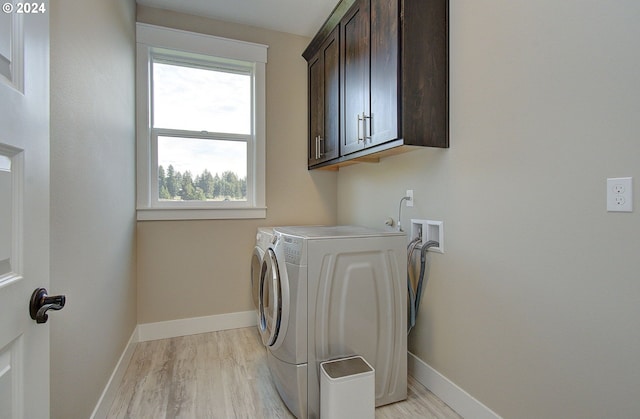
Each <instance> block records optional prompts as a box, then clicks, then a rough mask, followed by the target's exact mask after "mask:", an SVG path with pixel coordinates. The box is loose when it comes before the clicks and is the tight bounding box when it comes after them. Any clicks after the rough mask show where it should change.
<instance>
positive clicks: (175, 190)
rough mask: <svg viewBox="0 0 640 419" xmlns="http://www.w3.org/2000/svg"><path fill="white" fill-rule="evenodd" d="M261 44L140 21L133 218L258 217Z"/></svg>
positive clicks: (261, 199)
mask: <svg viewBox="0 0 640 419" xmlns="http://www.w3.org/2000/svg"><path fill="white" fill-rule="evenodd" d="M266 48H267V47H266V46H264V45H258V44H251V43H246V42H240V41H233V40H228V39H224V38H217V37H212V36H206V35H201V34H196V33H191V32H185V31H178V30H173V29H167V28H160V27H157V26H151V25H146V24H138V25H137V50H138V52H137V54H138V61H137V82H138V87H137V92H136V95H137V105H138V106H137V109H138V110H137V113H138V116H137V124H138V130H137V131H138V132H137V177H138V199H137V210H138V211H137V212H138V219H139V220H164V219H209V218H211V219H219V218H265V216H266V209H265V181H264V173H265V123H264V120H265V118H264V114H265V109H264V107H265V103H264V102H265V85H264V84H265V63H266Z"/></svg>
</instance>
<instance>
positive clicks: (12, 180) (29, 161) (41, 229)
mask: <svg viewBox="0 0 640 419" xmlns="http://www.w3.org/2000/svg"><path fill="white" fill-rule="evenodd" d="M2 3H3V10H2V11H1V12H0V419H22V418H34V419H35V418H48V417H49V327H48V324H46V323H45V324H36V322H35V321H34V320H32V319H31V317H30V315H29V300H30V297H31V294H32V292H33V291H34V289H36V288H38V287H47V286H48V285H49V10H48V8H49V4H48V2H47V1H45V2H44V3H42V2H38V3H37V5H36V4H31V5H30V6H25V5H27V3H22V2H20V3H19V2H18V1H15V0H3V1H2ZM34 5H35V6H37V8H34V7H32V6H34ZM27 8H28V10H27ZM21 12H22V13H21Z"/></svg>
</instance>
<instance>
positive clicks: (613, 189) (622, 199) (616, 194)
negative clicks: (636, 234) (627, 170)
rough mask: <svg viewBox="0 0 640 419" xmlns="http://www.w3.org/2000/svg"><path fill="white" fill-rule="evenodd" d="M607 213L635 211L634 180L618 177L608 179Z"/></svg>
mask: <svg viewBox="0 0 640 419" xmlns="http://www.w3.org/2000/svg"><path fill="white" fill-rule="evenodd" d="M607 211H609V212H632V211H633V178H630V177H617V178H609V179H607Z"/></svg>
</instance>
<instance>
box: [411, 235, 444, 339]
mask: <svg viewBox="0 0 640 419" xmlns="http://www.w3.org/2000/svg"><path fill="white" fill-rule="evenodd" d="M439 246H440V243H438V242H437V241H435V240H429V241H428V242H426V243H422V244H420V239H415V240H413V241H412V242H411V243H409V247H408V248H407V254H408V259H409V261H408V262H409V263H408V264H407V288H408V291H409V302H408V304H409V319H408V321H407V335H408V334H409V333H410V332H411V329H413V326H415V325H416V317H417V315H418V310H419V309H420V301H421V300H422V288H423V284H424V275H425V272H426V265H427V251H428V250H429V248H431V247H439ZM417 247H420V274H419V275H418V281H417V283H416V284H415V289H414V284H413V281H412V280H411V275H410V272H411V266H412V263H411V262H412V259H413V252H414V251H415V249H416V248H417Z"/></svg>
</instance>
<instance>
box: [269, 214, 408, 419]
mask: <svg viewBox="0 0 640 419" xmlns="http://www.w3.org/2000/svg"><path fill="white" fill-rule="evenodd" d="M406 255H407V250H406V238H405V235H404V233H399V232H389V231H379V230H373V229H368V228H363V227H354V226H338V227H316V226H314V227H276V228H274V237H273V240H272V243H271V245H270V246H269V248H268V250H267V252H266V253H265V258H264V262H263V268H262V271H263V272H264V273H265V274H264V276H263V280H262V287H261V292H260V297H261V298H260V304H259V312H260V314H259V317H260V320H259V325H258V327H259V330H260V333H261V335H262V339H263V342H264V343H265V345H266V346H267V349H268V357H267V359H268V363H269V370H270V372H271V376H272V378H273V381H274V383H275V385H276V388H277V389H278V392H279V393H280V396H281V397H282V399H283V400H284V402H285V404H286V405H287V407H288V408H289V410H291V412H292V413H293V414H294V415H295V416H296V417H298V418H309V419H317V418H319V417H320V374H319V371H320V363H321V362H323V361H327V360H331V359H336V358H341V357H345V356H349V355H361V356H363V357H364V358H365V359H366V360H367V361H368V362H369V363H370V364H371V365H372V366H373V367H374V369H375V371H376V374H375V380H376V406H380V405H384V404H388V403H393V402H396V401H400V400H404V399H406V397H407V332H406V330H407V327H406V313H407V293H406V272H407V265H406V264H407V256H406Z"/></svg>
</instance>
